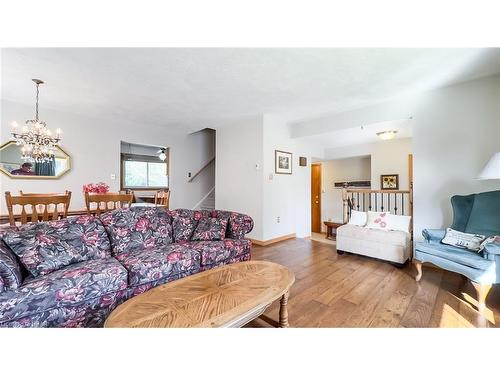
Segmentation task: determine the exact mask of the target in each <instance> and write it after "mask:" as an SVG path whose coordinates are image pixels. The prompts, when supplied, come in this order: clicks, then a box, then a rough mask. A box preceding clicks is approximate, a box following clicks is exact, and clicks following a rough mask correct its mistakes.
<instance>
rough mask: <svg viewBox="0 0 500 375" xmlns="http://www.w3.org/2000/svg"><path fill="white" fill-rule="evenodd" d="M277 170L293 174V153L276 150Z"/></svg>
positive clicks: (278, 172)
mask: <svg viewBox="0 0 500 375" xmlns="http://www.w3.org/2000/svg"><path fill="white" fill-rule="evenodd" d="M274 163H275V172H276V173H277V174H292V153H291V152H285V151H279V150H275V151H274Z"/></svg>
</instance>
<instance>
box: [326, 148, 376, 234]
mask: <svg viewBox="0 0 500 375" xmlns="http://www.w3.org/2000/svg"><path fill="white" fill-rule="evenodd" d="M370 159H371V158H370V156H361V157H352V158H346V159H337V160H326V161H322V162H321V191H322V194H321V222H322V223H323V221H325V220H328V221H334V222H338V223H341V222H342V220H343V202H342V189H340V188H335V187H334V183H335V182H341V181H359V180H370V179H371V172H370V170H371V167H370ZM322 231H326V227H325V226H324V225H323V224H322Z"/></svg>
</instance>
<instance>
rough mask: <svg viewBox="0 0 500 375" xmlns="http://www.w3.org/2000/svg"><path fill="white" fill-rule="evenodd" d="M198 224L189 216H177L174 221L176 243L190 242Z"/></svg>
mask: <svg viewBox="0 0 500 375" xmlns="http://www.w3.org/2000/svg"><path fill="white" fill-rule="evenodd" d="M197 224H198V222H197V221H196V220H195V219H194V218H192V217H188V216H185V217H183V216H176V217H174V219H173V221H172V227H173V235H174V240H175V242H181V241H189V240H190V239H191V236H192V235H193V233H194V230H195V228H196V226H197Z"/></svg>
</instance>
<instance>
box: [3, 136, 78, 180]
mask: <svg viewBox="0 0 500 375" xmlns="http://www.w3.org/2000/svg"><path fill="white" fill-rule="evenodd" d="M21 147H22V146H19V145H16V142H15V141H9V142H6V143H4V144H3V145H1V146H0V172H2V173H4V174H5V175H7V176H9V177H10V178H14V179H21V178H24V179H58V178H60V177H61V176H63V175H64V174H65V173H67V172H68V171H69V170H70V169H71V157H70V156H69V154H68V153H67V152H66V151H64V149H62V148H61V147H60V146H56V147H55V149H54V159H53V160H52V161H49V162H45V163H36V162H32V161H29V160H25V159H23V158H22V152H21Z"/></svg>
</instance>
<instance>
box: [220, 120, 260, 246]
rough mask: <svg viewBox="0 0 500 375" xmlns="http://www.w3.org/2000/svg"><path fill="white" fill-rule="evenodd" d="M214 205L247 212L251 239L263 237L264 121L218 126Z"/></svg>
mask: <svg viewBox="0 0 500 375" xmlns="http://www.w3.org/2000/svg"><path fill="white" fill-rule="evenodd" d="M216 145H217V147H216V157H215V208H216V209H220V210H228V211H236V212H241V213H245V214H247V215H250V216H251V217H252V218H253V220H254V228H253V230H252V232H251V233H250V234H249V236H250V237H251V238H254V239H262V238H263V212H262V208H263V206H262V202H263V186H262V179H263V177H262V176H263V172H262V171H263V168H262V165H263V124H262V117H261V116H259V117H255V118H250V119H246V120H242V121H238V122H237V123H233V124H232V125H228V126H225V127H220V128H217V130H216Z"/></svg>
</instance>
